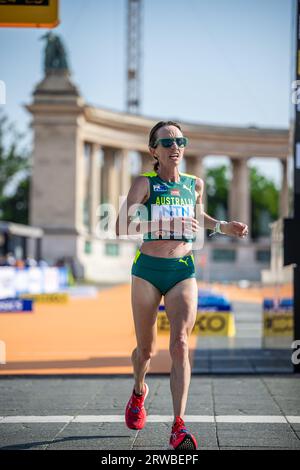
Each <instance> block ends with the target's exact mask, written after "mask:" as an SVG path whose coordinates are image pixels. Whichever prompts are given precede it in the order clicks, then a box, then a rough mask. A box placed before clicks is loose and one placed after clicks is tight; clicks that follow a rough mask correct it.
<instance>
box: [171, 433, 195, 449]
mask: <svg viewBox="0 0 300 470" xmlns="http://www.w3.org/2000/svg"><path fill="white" fill-rule="evenodd" d="M169 449H172V450H196V449H197V448H196V447H195V444H194V442H193V439H192V438H191V436H189V434H187V435H186V436H185V437H184V439H183V441H182V442H181V443H180V444H179V446H177V447H176V449H174V447H173V446H171V445H170V446H169Z"/></svg>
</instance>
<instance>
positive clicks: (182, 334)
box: [165, 278, 198, 419]
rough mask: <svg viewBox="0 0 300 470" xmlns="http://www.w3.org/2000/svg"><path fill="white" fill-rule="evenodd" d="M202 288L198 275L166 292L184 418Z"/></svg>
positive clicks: (178, 404)
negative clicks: (191, 337)
mask: <svg viewBox="0 0 300 470" xmlns="http://www.w3.org/2000/svg"><path fill="white" fill-rule="evenodd" d="M197 303H198V288H197V282H196V279H195V278H189V279H184V280H183V281H180V282H179V283H177V284H175V286H174V287H172V289H170V290H169V291H168V292H167V293H166V295H165V308H166V314H167V316H168V319H169V322H170V355H171V359H172V368H171V375H170V386H171V393H172V399H173V408H174V417H176V416H180V417H181V418H182V419H183V416H184V413H185V408H186V402H187V396H188V389H189V385H190V379H191V365H190V361H189V350H188V337H189V335H190V333H191V331H192V329H193V326H194V324H195V321H196V315H197Z"/></svg>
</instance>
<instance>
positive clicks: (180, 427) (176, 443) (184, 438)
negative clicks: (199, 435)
mask: <svg viewBox="0 0 300 470" xmlns="http://www.w3.org/2000/svg"><path fill="white" fill-rule="evenodd" d="M170 448H171V449H178V450H185V449H186V450H196V449H197V441H196V439H195V437H194V436H193V434H191V433H190V432H188V430H187V429H186V427H185V424H184V421H183V419H181V418H180V416H176V421H175V423H174V424H173V426H172V434H171V437H170Z"/></svg>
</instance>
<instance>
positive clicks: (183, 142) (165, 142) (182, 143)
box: [154, 137, 188, 148]
mask: <svg viewBox="0 0 300 470" xmlns="http://www.w3.org/2000/svg"><path fill="white" fill-rule="evenodd" d="M174 142H176V144H177V146H178V147H181V148H182V147H186V146H187V144H188V139H187V137H174V138H165V139H157V140H156V142H155V143H154V146H155V147H157V145H158V144H161V145H162V146H163V147H164V148H169V147H172V145H173V143H174Z"/></svg>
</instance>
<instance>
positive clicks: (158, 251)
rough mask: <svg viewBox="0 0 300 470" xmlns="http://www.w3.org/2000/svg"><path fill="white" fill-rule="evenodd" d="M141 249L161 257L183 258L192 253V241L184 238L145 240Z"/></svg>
mask: <svg viewBox="0 0 300 470" xmlns="http://www.w3.org/2000/svg"><path fill="white" fill-rule="evenodd" d="M140 251H141V253H144V254H145V255H149V256H157V257H159V258H182V257H183V256H187V255H190V254H192V243H190V242H185V241H182V240H153V241H149V242H144V243H143V244H142V245H141V247H140Z"/></svg>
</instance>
